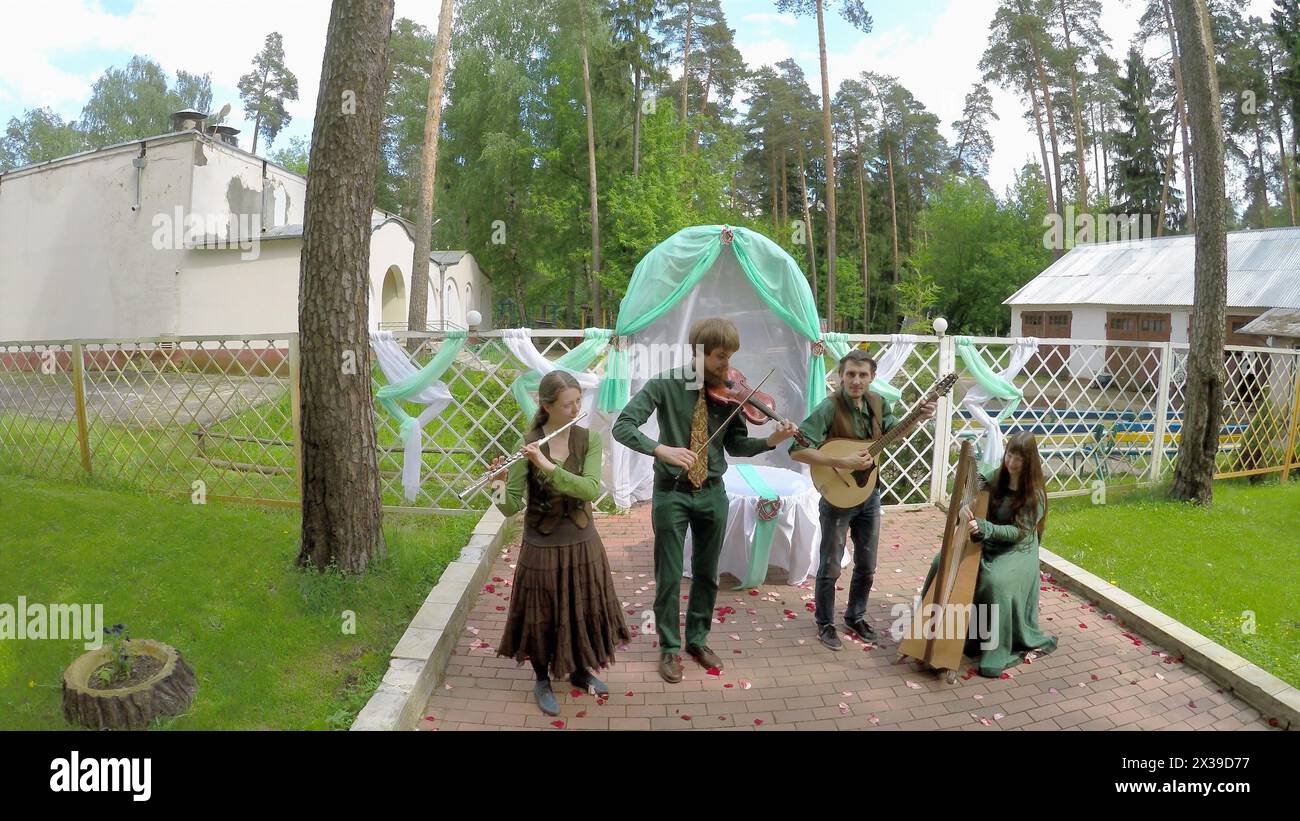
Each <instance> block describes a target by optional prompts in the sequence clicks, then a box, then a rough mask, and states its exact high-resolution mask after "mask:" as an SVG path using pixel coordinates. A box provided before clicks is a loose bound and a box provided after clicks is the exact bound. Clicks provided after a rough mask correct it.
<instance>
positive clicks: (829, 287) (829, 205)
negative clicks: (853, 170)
mask: <svg viewBox="0 0 1300 821" xmlns="http://www.w3.org/2000/svg"><path fill="white" fill-rule="evenodd" d="M816 3H817V47H818V51H819V52H820V55H821V68H822V137H823V139H824V140H825V142H826V327H827V329H828V330H831V331H833V330H835V328H836V327H837V323H836V321H835V319H836V314H837V306H836V304H835V291H836V288H835V221H836V213H835V130H834V129H833V128H832V127H831V81H830V78H829V75H828V74H827V71H826V24H825V22H824V20H823V16H824V15H823V10H824V9H823V6H824V5H825V3H824V2H823V0H816Z"/></svg>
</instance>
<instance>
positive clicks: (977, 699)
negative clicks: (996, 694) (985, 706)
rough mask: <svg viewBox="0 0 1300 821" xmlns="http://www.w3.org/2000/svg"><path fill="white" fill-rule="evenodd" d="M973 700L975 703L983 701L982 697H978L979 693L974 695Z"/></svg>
mask: <svg viewBox="0 0 1300 821" xmlns="http://www.w3.org/2000/svg"><path fill="white" fill-rule="evenodd" d="M973 698H974V699H975V700H976V701H983V700H984V696H982V695H980V694H979V693H976V694H975V695H974V696H973Z"/></svg>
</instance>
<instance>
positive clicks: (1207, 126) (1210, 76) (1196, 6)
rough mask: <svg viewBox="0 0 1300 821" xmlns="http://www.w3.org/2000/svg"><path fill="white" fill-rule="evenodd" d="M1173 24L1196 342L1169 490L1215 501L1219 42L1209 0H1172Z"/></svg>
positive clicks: (1220, 258) (1219, 377)
mask: <svg viewBox="0 0 1300 821" xmlns="http://www.w3.org/2000/svg"><path fill="white" fill-rule="evenodd" d="M1173 17H1174V24H1175V25H1176V26H1177V28H1178V40H1179V42H1180V43H1182V45H1183V49H1182V53H1181V54H1180V58H1179V59H1181V60H1182V62H1183V66H1182V69H1183V80H1184V82H1185V89H1186V101H1187V107H1188V113H1189V114H1190V116H1191V117H1192V133H1193V134H1194V135H1195V142H1194V143H1193V144H1194V145H1195V148H1196V168H1197V171H1198V172H1199V173H1198V174H1197V175H1196V178H1195V185H1196V201H1197V202H1198V203H1200V218H1199V219H1198V220H1197V226H1196V273H1195V286H1194V290H1193V307H1192V328H1191V333H1190V336H1191V347H1190V349H1189V350H1188V356H1187V383H1186V385H1185V386H1184V388H1183V398H1184V405H1183V426H1182V436H1181V438H1180V441H1179V444H1178V464H1177V466H1176V467H1175V468H1174V480H1173V486H1172V488H1171V490H1170V492H1171V494H1172V495H1173V497H1174V498H1176V499H1182V500H1190V501H1194V502H1196V503H1197V504H1202V505H1206V504H1210V503H1211V502H1212V501H1213V498H1214V481H1213V480H1214V456H1215V454H1216V453H1217V452H1218V449H1219V427H1220V424H1221V419H1222V416H1223V395H1224V384H1225V382H1226V374H1225V370H1224V365H1223V340H1224V335H1225V329H1224V306H1225V302H1226V301H1227V293H1228V241H1227V229H1226V223H1225V213H1224V209H1225V204H1226V202H1227V198H1226V196H1225V192H1224V188H1225V186H1224V179H1223V168H1224V151H1223V113H1222V110H1221V109H1220V107H1219V79H1218V75H1217V73H1216V71H1215V66H1214V42H1213V40H1212V39H1211V35H1210V32H1211V29H1210V18H1209V13H1208V12H1207V11H1206V8H1205V0H1174V1H1173Z"/></svg>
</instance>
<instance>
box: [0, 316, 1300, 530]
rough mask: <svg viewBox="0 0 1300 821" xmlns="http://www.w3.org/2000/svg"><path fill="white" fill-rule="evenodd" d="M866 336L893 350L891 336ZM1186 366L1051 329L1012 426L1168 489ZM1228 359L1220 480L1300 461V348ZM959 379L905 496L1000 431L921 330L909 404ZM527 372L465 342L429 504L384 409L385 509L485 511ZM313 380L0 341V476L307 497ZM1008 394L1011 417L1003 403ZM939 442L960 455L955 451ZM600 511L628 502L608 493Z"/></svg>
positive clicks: (911, 362)
mask: <svg viewBox="0 0 1300 821" xmlns="http://www.w3.org/2000/svg"><path fill="white" fill-rule="evenodd" d="M396 335H397V337H398V338H399V339H400V340H402V341H403V342H406V343H408V346H409V347H408V349H409V350H411V355H412V357H413V359H414V361H415V363H416V364H417V365H423V364H425V363H426V362H428V361H429V359H430V358H431V357H432V356H433V355H434V354H435V353H436V352H437V350H438V348H439V347H440V345H441V344H442V340H443V339H444V338H445V334H442V333H437V332H426V333H406V332H398V333H397V334H396ZM582 338H583V335H582V332H581V331H576V330H555V331H551V330H547V331H541V332H535V333H534V334H533V341H534V344H536V346H537V348H538V350H539V351H541V352H543V353H544V354H545V355H546V356H547V357H548V358H551V359H557V358H559V357H560V356H562V355H563V354H565V353H567V352H568V351H569V350H570V349H571V348H573V347H574V346H576V345H578V344H579V343H580V342H581V341H582ZM849 341H850V343H851V344H853V345H855V346H861V347H865V349H866V350H868V351H870V352H871V353H872V354H873V356H876V357H879V355H880V354H881V353H882V351H883V349H884V347H885V345H886V344H887V343H888V342H889V338H888V337H886V336H860V335H858V336H850V337H849ZM974 342H975V345H976V347H977V349H978V350H979V352H980V353H981V355H982V356H983V357H984V358H985V361H986V362H987V363H988V364H990V365H991V366H992V367H993V368H994V369H995V370H1000V369H1001V368H1003V367H1005V365H1006V364H1007V361H1008V357H1009V355H1010V350H1011V346H1012V345H1013V341H1012V340H1007V339H1000V338H977V339H975V340H974ZM1186 357H1187V346H1186V345H1170V344H1167V343H1152V342H1120V341H1109V340H1073V339H1052V340H1043V341H1042V345H1041V346H1040V348H1039V351H1038V353H1037V354H1036V355H1035V356H1034V357H1032V358H1031V359H1030V360H1029V362H1028V363H1027V364H1026V366H1025V368H1024V369H1023V370H1022V372H1021V373H1020V374H1019V375H1018V376H1017V377H1016V378H1015V383H1016V384H1017V385H1018V386H1020V387H1021V388H1022V389H1023V390H1024V394H1025V398H1024V401H1023V403H1022V405H1021V407H1020V408H1019V410H1018V411H1016V412H1015V413H1014V414H1013V415H1011V416H1010V417H1009V418H1008V419H1007V420H1006V421H1005V422H1004V423H1003V425H1002V430H1003V432H1004V434H1006V435H1010V434H1013V433H1016V432H1020V431H1030V432H1032V433H1034V434H1035V435H1036V436H1037V438H1038V444H1039V450H1040V452H1041V453H1042V455H1043V457H1044V468H1045V472H1046V478H1047V482H1048V490H1049V492H1050V493H1051V494H1052V495H1054V496H1056V495H1064V494H1071V493H1086V492H1088V491H1089V490H1090V489H1092V488H1094V487H1095V486H1096V483H1097V482H1098V481H1100V482H1103V483H1105V484H1106V485H1110V486H1114V485H1125V484H1128V485H1132V484H1140V483H1148V482H1153V481H1158V480H1160V479H1161V478H1163V477H1166V476H1167V475H1168V473H1169V471H1170V469H1171V466H1172V460H1173V458H1174V456H1175V455H1176V451H1177V446H1178V437H1179V435H1180V430H1181V422H1182V410H1183V400H1184V382H1185V370H1186ZM1226 360H1227V362H1226V367H1227V376H1228V384H1227V390H1226V392H1225V396H1224V406H1223V424H1222V429H1221V435H1220V451H1219V457H1218V463H1217V470H1218V473H1217V475H1218V476H1219V477H1221V478H1222V477H1229V476H1240V475H1248V474H1249V475H1253V474H1261V473H1269V472H1279V471H1286V470H1288V469H1289V468H1290V466H1291V465H1297V464H1300V436H1297V434H1296V428H1297V426H1298V424H1300V419H1298V416H1300V414H1298V408H1297V402H1298V400H1297V391H1298V390H1300V352H1297V351H1285V350H1277V349H1269V348H1248V347H1239V346H1232V347H1229V348H1228V349H1227V352H1226ZM828 364H829V366H830V369H829V372H828V378H827V387H828V390H834V389H835V388H836V387H837V381H838V380H837V377H836V374H835V372H834V364H833V363H828ZM953 370H955V371H957V372H958V373H959V375H961V379H960V381H959V383H958V385H957V387H956V388H955V389H954V390H953V392H952V394H951V395H950V396H949V397H948V398H945V399H943V400H941V401H940V403H939V409H938V414H937V416H936V418H935V420H934V421H932V422H929V423H927V424H925V425H922V426H921V427H919V428H918V429H917V430H915V431H914V432H912V433H911V434H910V435H909V436H908V437H907V438H906V439H905V440H904V441H903V442H901V443H900V444H899V445H897V446H896V447H894V448H892V449H891V450H890V451H889V452H888V453H886V454H885V456H884V460H883V462H882V471H881V477H882V478H881V488H882V501H883V502H884V503H885V504H887V505H909V504H925V503H929V502H936V501H939V500H941V499H943V498H945V497H946V495H947V493H948V489H949V488H950V486H951V481H952V474H953V472H954V470H955V464H956V453H957V449H958V447H959V444H960V441H961V440H962V439H963V438H965V437H979V436H980V435H981V434H982V428H980V427H979V426H978V425H976V424H975V423H974V421H973V420H972V419H971V418H970V413H969V411H967V410H965V409H963V408H962V407H961V406H960V401H961V399H962V398H963V397H964V395H965V393H966V391H967V390H968V389H969V388H970V387H971V386H972V385H973V379H972V378H971V377H970V376H969V375H968V374H966V373H965V368H964V365H962V364H961V362H960V360H958V359H957V358H956V356H955V350H954V344H953V341H952V339H951V338H946V337H945V338H943V339H939V338H937V337H922V338H921V339H920V341H919V343H918V344H917V346H916V348H915V350H914V352H913V353H912V354H911V356H910V357H909V358H908V361H907V362H906V363H904V365H903V367H902V369H901V370H900V371H899V372H898V374H897V375H896V376H895V377H894V378H893V380H892V384H893V385H894V386H895V387H896V388H899V389H900V390H901V391H902V394H903V397H902V401H901V402H900V403H899V405H898V406H897V408H896V409H895V410H896V412H897V413H899V414H900V415H901V414H902V413H904V412H906V410H908V409H909V408H910V407H911V406H912V405H914V404H915V403H916V402H917V401H918V399H919V397H920V396H921V395H922V394H923V393H924V392H925V391H926V390H927V389H928V388H929V387H930V385H931V384H933V382H934V381H935V380H936V379H937V378H938V376H939V375H941V374H942V373H946V372H949V371H953ZM520 373H521V366H520V364H519V363H518V362H517V361H515V359H514V357H513V356H512V355H511V354H510V353H509V351H508V350H507V348H506V346H505V344H504V342H503V341H502V339H501V332H499V331H498V332H485V333H482V334H478V335H475V336H474V337H473V338H472V339H471V340H470V343H469V344H467V345H466V346H465V349H464V350H463V351H462V352H461V354H460V355H459V357H458V358H457V360H456V361H455V362H454V363H453V364H452V366H451V367H450V369H449V370H448V371H447V372H446V374H445V375H444V380H445V381H446V382H447V383H448V386H449V388H450V389H451V392H452V394H453V397H454V401H453V403H452V404H451V405H450V406H449V407H448V408H447V409H446V410H445V411H444V412H443V413H442V415H441V416H439V417H437V418H435V419H434V420H433V421H432V422H431V423H430V424H429V425H428V427H427V428H426V434H427V435H426V437H425V448H424V453H423V464H422V471H421V475H422V483H421V488H420V491H419V495H418V497H417V499H416V501H415V502H414V503H408V502H406V500H405V499H404V498H403V497H402V495H401V479H400V474H401V463H402V445H401V441H400V438H399V436H398V426H397V423H396V422H395V421H394V420H393V419H392V418H391V417H389V416H388V414H387V413H386V412H384V411H382V410H379V409H378V408H377V409H376V414H377V415H376V432H377V440H378V445H379V453H378V460H379V467H380V471H381V476H382V483H383V496H384V503H385V505H386V506H388V507H389V508H390V509H404V510H415V511H422V512H433V511H440V510H447V511H457V510H467V509H471V508H472V509H483V508H486V507H487V506H488V504H489V503H490V496H489V493H490V491H488V490H486V489H485V490H483V491H481V492H480V493H478V494H476V495H475V496H473V497H471V498H470V499H469V500H467V501H464V502H462V501H461V500H460V498H459V497H458V496H457V495H456V494H457V491H459V490H460V489H462V488H464V487H466V486H468V485H469V484H470V483H472V482H473V481H475V480H476V479H478V478H479V477H480V476H482V475H483V473H484V472H485V471H486V470H487V466H488V464H489V463H490V462H491V460H492V459H493V458H494V457H496V456H499V455H508V454H510V453H512V452H514V449H515V448H516V447H517V446H518V444H519V442H520V440H521V439H522V436H523V431H524V427H525V425H526V424H527V420H526V419H524V418H523V416H522V414H521V412H520V409H519V407H518V405H517V403H516V401H515V398H514V396H513V394H512V393H511V392H510V385H511V384H512V383H513V381H514V380H515V379H516V378H517V377H518V376H519V375H520ZM296 376H297V337H296V335H295V334H282V335H272V336H269V337H241V336H225V337H181V338H177V339H166V340H164V339H150V340H88V341H56V342H22V343H19V342H15V343H0V468H3V469H6V470H11V471H18V472H23V473H28V474H32V475H40V476H50V477H58V478H76V477H78V476H82V475H85V474H87V473H89V474H91V475H94V476H97V477H102V478H104V479H107V480H110V481H114V482H120V483H122V484H125V485H130V486H133V487H141V488H145V489H149V490H157V491H162V492H170V493H178V494H184V495H189V494H190V493H191V491H192V489H193V488H194V487H195V483H196V482H202V487H203V490H204V492H205V494H206V495H208V496H210V497H213V498H236V499H244V500H250V501H258V502H263V503H269V504H282V505H294V504H296V503H297V501H298V499H299V498H300V496H299V492H298V476H299V475H300V470H299V466H300V464H301V456H300V453H299V444H298V441H297V440H298V437H297V435H296V431H297V426H298V422H297V420H298V404H299V403H298V397H297V380H296ZM372 380H373V385H372V387H375V388H377V387H379V386H381V385H382V384H383V378H382V376H381V375H380V374H379V372H378V369H376V370H375V371H373V372H372ZM990 404H991V405H992V407H990V408H989V409H988V410H989V411H990V413H991V414H992V415H996V413H997V411H998V409H999V408H1000V404H999V403H997V402H993V403H990ZM408 410H409V411H411V412H418V411H419V410H420V408H419V407H417V406H410V407H409V409H408ZM936 441H938V442H941V443H944V447H942V448H938V449H936V448H935V442H936ZM1288 448H1289V449H1290V451H1291V453H1290V459H1289V460H1288V456H1287V450H1288ZM599 503H600V504H603V505H605V506H606V507H609V500H608V497H607V496H602V497H601V500H600V502H599Z"/></svg>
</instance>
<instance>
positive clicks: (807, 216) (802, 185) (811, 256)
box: [799, 139, 817, 305]
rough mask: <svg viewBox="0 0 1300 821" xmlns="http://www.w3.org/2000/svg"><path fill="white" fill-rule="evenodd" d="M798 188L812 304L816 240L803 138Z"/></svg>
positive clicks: (814, 293) (815, 285) (800, 148)
mask: <svg viewBox="0 0 1300 821" xmlns="http://www.w3.org/2000/svg"><path fill="white" fill-rule="evenodd" d="M799 189H800V190H801V191H802V192H803V196H802V197H801V199H802V200H803V231H804V241H805V242H807V243H808V277H809V279H811V280H812V292H813V304H814V305H816V304H817V242H816V238H815V237H814V236H813V224H812V210H811V209H810V208H809V207H808V174H807V172H806V171H805V170H804V157H803V140H802V139H800V140H799Z"/></svg>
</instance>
